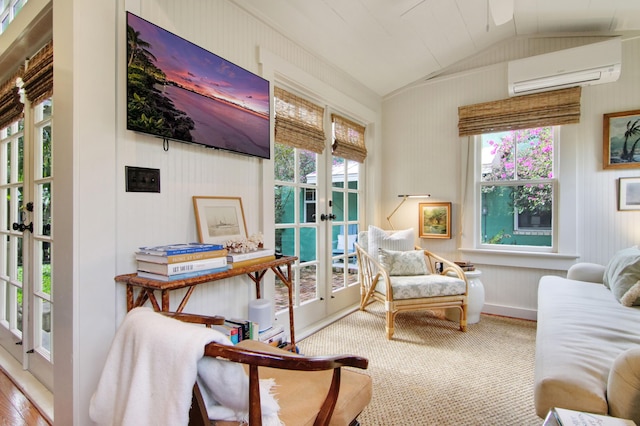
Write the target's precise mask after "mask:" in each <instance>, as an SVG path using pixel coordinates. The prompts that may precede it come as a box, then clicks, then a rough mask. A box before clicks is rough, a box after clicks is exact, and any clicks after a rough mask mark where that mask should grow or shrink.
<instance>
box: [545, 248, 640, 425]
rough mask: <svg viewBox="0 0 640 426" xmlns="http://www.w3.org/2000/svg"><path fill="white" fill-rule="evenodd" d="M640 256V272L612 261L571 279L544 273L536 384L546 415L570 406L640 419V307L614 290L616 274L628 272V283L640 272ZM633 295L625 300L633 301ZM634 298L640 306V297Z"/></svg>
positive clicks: (586, 267)
mask: <svg viewBox="0 0 640 426" xmlns="http://www.w3.org/2000/svg"><path fill="white" fill-rule="evenodd" d="M638 253H640V250H639V251H638ZM638 259H639V261H638V264H637V265H635V266H634V268H637V269H638V270H635V269H634V270H630V269H629V268H628V265H627V269H626V270H624V268H622V270H621V266H620V265H619V264H618V265H615V264H614V265H612V262H613V259H612V262H610V264H609V265H607V267H605V266H601V265H596V264H592V263H590V264H586V263H581V264H577V265H574V266H573V267H572V268H571V269H570V270H569V272H568V274H567V278H562V277H557V276H544V277H542V278H541V279H540V283H539V287H538V325H537V338H536V364H535V388H534V399H535V408H536V413H537V414H538V416H540V417H543V418H544V417H545V415H546V414H547V412H548V411H549V409H550V408H552V407H562V408H568V409H574V410H580V411H586V412H592V413H599V414H609V415H612V416H615V417H621V418H627V419H631V420H634V421H635V422H636V423H637V424H638V425H640V306H624V305H623V304H621V302H620V300H619V299H620V297H621V296H623V295H621V294H620V291H617V289H616V288H613V287H612V288H611V289H610V288H608V287H611V282H613V279H614V278H616V277H615V274H616V273H618V274H625V273H626V275H619V276H622V277H623V278H625V279H626V280H627V282H630V281H629V280H630V279H631V277H632V276H633V274H638V273H640V256H638ZM623 263H624V262H623ZM622 266H625V265H622ZM616 267H617V270H616ZM632 269H633V268H632ZM631 273H632V274H631ZM630 274H631V275H630ZM607 278H608V279H607ZM638 278H640V277H636V278H634V279H635V281H634V282H635V283H637V284H635V287H634V291H636V292H637V291H638V288H640V282H638ZM603 282H605V284H606V285H603ZM628 299H629V296H628V295H627V300H625V303H626V304H631V303H629V300H628ZM632 303H636V304H640V298H638V300H637V302H632Z"/></svg>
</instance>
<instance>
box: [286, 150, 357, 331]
mask: <svg viewBox="0 0 640 426" xmlns="http://www.w3.org/2000/svg"><path fill="white" fill-rule="evenodd" d="M327 152H329V154H327ZM330 152H331V148H330V147H329V148H328V149H325V153H324V154H316V153H314V152H311V151H306V150H303V149H299V148H293V147H290V146H286V145H281V144H276V146H275V156H274V167H275V220H276V224H275V227H276V250H277V251H278V252H280V253H283V254H285V255H292V256H297V257H298V259H299V260H298V262H297V263H296V266H295V268H294V270H293V273H294V274H293V275H294V276H293V283H294V309H295V318H296V320H295V321H296V328H298V329H300V328H305V327H307V326H309V325H311V324H314V323H317V322H319V321H321V320H323V319H324V318H326V317H328V316H331V315H332V314H334V313H336V312H338V311H340V310H341V309H344V308H346V307H347V306H350V305H353V304H354V303H356V302H357V301H358V298H359V289H358V286H357V269H356V262H355V252H354V249H353V243H354V242H355V237H356V235H357V230H358V223H359V202H360V198H361V197H360V191H361V188H360V186H361V185H359V183H358V182H359V179H360V173H359V170H360V165H359V164H358V163H356V162H352V161H347V160H344V159H343V158H339V157H332V156H331V154H330ZM286 297H287V288H286V287H285V286H284V284H283V283H282V282H280V281H279V280H278V279H276V313H278V312H280V314H281V315H284V314H285V313H286V312H285V311H283V310H284V309H286V307H287V304H286V300H287V299H286Z"/></svg>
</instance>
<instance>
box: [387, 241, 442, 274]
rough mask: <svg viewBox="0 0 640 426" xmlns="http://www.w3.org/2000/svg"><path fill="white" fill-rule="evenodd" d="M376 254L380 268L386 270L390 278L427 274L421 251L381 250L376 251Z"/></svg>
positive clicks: (425, 262)
mask: <svg viewBox="0 0 640 426" xmlns="http://www.w3.org/2000/svg"><path fill="white" fill-rule="evenodd" d="M378 253H379V256H380V263H381V264H382V267H383V268H384V269H386V270H387V272H388V273H389V275H390V276H397V275H426V274H428V273H429V270H428V269H427V261H426V260H425V255H424V251H422V250H408V251H395V250H385V249H383V248H381V249H378Z"/></svg>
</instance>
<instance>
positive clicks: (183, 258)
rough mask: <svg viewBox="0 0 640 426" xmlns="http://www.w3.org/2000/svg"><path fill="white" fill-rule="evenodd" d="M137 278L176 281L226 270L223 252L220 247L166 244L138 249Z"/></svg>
mask: <svg viewBox="0 0 640 426" xmlns="http://www.w3.org/2000/svg"><path fill="white" fill-rule="evenodd" d="M136 261H137V262H138V276H139V277H140V278H148V279H152V280H158V281H176V280H184V279H187V278H193V277H198V276H200V275H208V274H215V273H216V272H222V271H226V270H227V269H229V265H228V263H227V250H226V249H225V248H224V246H222V245H220V244H201V243H185V244H169V245H165V246H155V247H140V248H139V250H138V251H137V252H136Z"/></svg>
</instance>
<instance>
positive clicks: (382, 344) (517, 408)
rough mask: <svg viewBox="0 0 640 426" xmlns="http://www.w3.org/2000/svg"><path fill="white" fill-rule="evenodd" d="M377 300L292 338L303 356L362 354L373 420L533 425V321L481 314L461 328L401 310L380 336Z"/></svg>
mask: <svg viewBox="0 0 640 426" xmlns="http://www.w3.org/2000/svg"><path fill="white" fill-rule="evenodd" d="M384 323H385V315H384V310H383V306H382V304H381V303H373V304H371V305H369V307H368V308H367V311H365V312H363V311H356V312H354V313H352V314H350V315H348V316H346V317H345V318H343V319H341V320H339V321H337V322H336V323H333V324H331V325H330V326H328V327H326V328H324V329H322V330H320V331H319V332H317V333H315V334H314V335H312V336H309V337H307V338H306V339H304V340H302V341H301V342H299V345H298V346H299V348H300V352H301V353H303V354H305V355H329V354H340V353H343V354H344V353H348V354H354V355H360V356H364V357H366V358H368V359H369V368H368V369H367V370H365V371H366V373H367V374H369V375H371V377H372V379H373V398H372V400H371V403H370V404H369V405H368V407H367V408H366V409H365V410H364V411H363V412H362V414H361V415H360V416H359V417H358V420H359V421H360V423H361V425H362V426H373V425H385V426H389V425H468V426H472V425H483V426H484V425H487V426H497V425H505V426H512V425H524V426H526V425H537V426H539V425H541V424H542V419H540V418H539V417H537V416H536V414H535V410H534V406H533V370H534V357H535V337H536V323H535V322H533V321H525V320H517V319H512V318H505V317H497V316H490V315H482V316H481V319H480V322H479V323H477V324H470V325H469V326H468V328H467V332H466V333H463V332H461V331H459V329H458V327H457V324H456V323H453V322H451V321H447V320H446V319H442V318H441V315H440V317H438V315H429V313H426V314H425V313H424V312H411V313H401V314H399V315H398V316H397V317H396V324H395V334H394V338H393V340H391V341H388V340H387V339H386V338H385V332H384Z"/></svg>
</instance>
